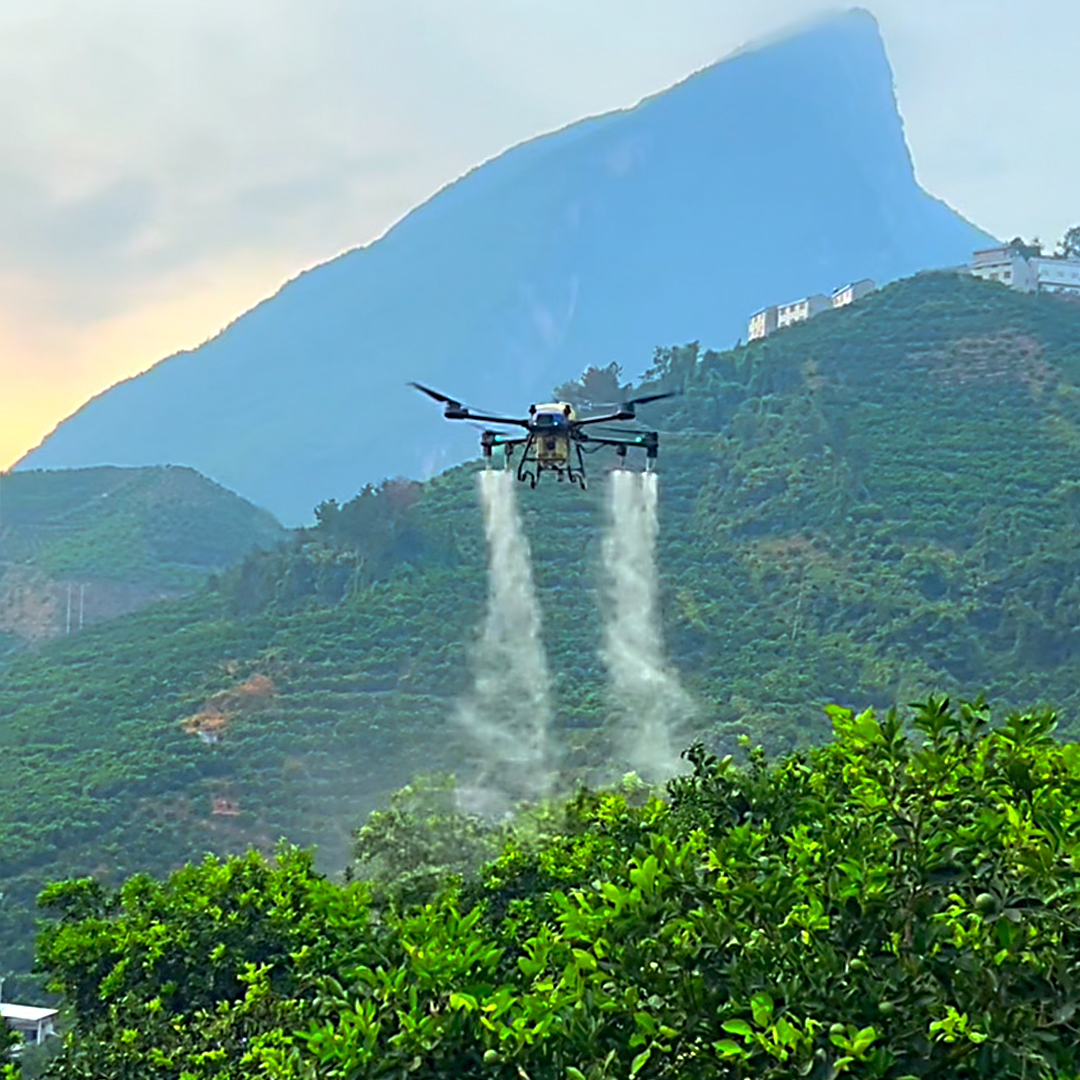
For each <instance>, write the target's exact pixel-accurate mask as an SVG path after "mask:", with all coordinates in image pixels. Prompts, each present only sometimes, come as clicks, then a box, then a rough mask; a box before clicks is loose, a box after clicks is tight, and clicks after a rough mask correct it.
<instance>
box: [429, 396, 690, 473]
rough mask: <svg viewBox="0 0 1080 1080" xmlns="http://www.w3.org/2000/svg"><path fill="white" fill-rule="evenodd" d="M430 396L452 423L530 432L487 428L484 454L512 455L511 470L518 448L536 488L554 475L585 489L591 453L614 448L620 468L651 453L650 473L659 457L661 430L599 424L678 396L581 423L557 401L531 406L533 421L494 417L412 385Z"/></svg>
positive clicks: (634, 402) (635, 401)
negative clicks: (633, 454) (639, 453)
mask: <svg viewBox="0 0 1080 1080" xmlns="http://www.w3.org/2000/svg"><path fill="white" fill-rule="evenodd" d="M409 385H410V386H412V387H415V388H416V389H417V390H419V391H420V392H421V393H423V394H427V396H428V397H430V398H434V399H435V400H436V401H438V402H440V403H441V404H442V405H443V406H444V409H443V416H445V417H446V419H447V420H469V421H473V422H475V423H483V424H502V425H510V426H513V427H521V428H524V429H525V434H524V435H515V434H512V433H507V432H503V431H491V430H489V429H484V430H482V432H481V435H480V449H481V451H482V452H483V455H484V457H485V458H486V459H488V460H489V461H490V459H491V456H492V454H493V452H494V451H495V449H496V447H499V448H501V449H502V450H503V452H504V453H505V455H506V464H507V467H508V468H509V467H510V464H511V459H512V458H513V456H514V454H515V452H516V451H517V450H518V448H519V447H520V448H521V456H520V457H519V458H518V462H517V478H518V479H519V480H521V481H523V482H526V481H527V482H528V483H529V485H530V487H536V485H537V482H538V481H539V479H540V477H541V476H542V475H543V474H544V473H546V472H551V473H554V474H555V476H556V477H557V479H559V480H568V481H569V482H570V483H572V484H578V485H579V486H580V487H581V489H582V490H583V491H584V490H585V456H584V455H585V454H591V453H595V451H597V450H599V449H600V448H601V447H602V446H613V447H614V448H615V453H616V454H617V455H618V457H619V462H620V464H622V463H624V462H625V460H626V453H627V451H628V450H630V449H634V448H637V449H642V450H644V451H645V469H646V471H648V470H649V469H651V467H652V463H653V462H654V461H655V460H656V455H657V453H658V452H659V446H660V436H659V434H658V433H657V432H655V431H639V430H633V431H626V430H620V429H618V428H616V429H615V430H614V431H611V430H607V429H603V428H599V427H597V426H596V425H599V424H613V423H617V422H619V421H623V420H636V419H637V407H638V406H639V405H647V404H648V403H649V402H650V401H660V400H661V399H662V398H669V397H674V394H670V393H669V394H646V395H645V396H644V397H636V398H631V399H630V400H629V401H623V402H621V403H620V404H619V405H617V406H615V407H614V411H613V412H608V413H604V414H603V415H601V416H587V417H585V418H583V419H579V417H578V415H577V412H576V410H575V409H574V406H573V405H571V404H570V403H569V402H567V401H553V402H549V403H548V404H546V405H530V406H529V415H528V416H527V417H522V418H520V419H519V418H518V417H514V416H492V415H489V414H488V413H486V412H483V411H478V410H474V409H471V408H469V407H468V406H467V405H462V403H461V402H460V401H457V400H455V399H454V398H452V397H447V395H446V394H440V393H439V391H438V390H432V389H431V388H430V387H427V386H421V385H420V383H415V382H414V383H409Z"/></svg>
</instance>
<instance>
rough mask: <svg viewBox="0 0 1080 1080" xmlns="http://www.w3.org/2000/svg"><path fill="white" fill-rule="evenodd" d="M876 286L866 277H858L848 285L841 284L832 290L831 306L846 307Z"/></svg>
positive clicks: (867, 294) (866, 294)
mask: <svg viewBox="0 0 1080 1080" xmlns="http://www.w3.org/2000/svg"><path fill="white" fill-rule="evenodd" d="M876 288H877V286H876V285H875V284H874V282H873V281H872V280H871V279H870V278H868V277H867V278H860V279H859V280H858V281H853V282H851V283H850V284H848V285H841V286H840V288H839V289H834V290H833V294H832V297H831V300H832V306H833V307H834V308H839V307H847V306H848V304H854V303H855V301H856V300H861V299H862V298H863V297H864V296H869V294H870V293H872V292H873V291H874V290H875V289H876Z"/></svg>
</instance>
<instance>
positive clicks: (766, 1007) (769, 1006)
mask: <svg viewBox="0 0 1080 1080" xmlns="http://www.w3.org/2000/svg"><path fill="white" fill-rule="evenodd" d="M750 1011H751V1012H753V1014H754V1023H755V1024H757V1026H758V1027H768V1026H769V1021H770V1020H772V1014H773V999H772V998H771V997H770V996H769V995H768V994H766V993H764V992H762V993H760V994H755V995H754V996H753V997H752V998H751V999H750Z"/></svg>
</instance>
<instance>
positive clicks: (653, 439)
mask: <svg viewBox="0 0 1080 1080" xmlns="http://www.w3.org/2000/svg"><path fill="white" fill-rule="evenodd" d="M582 441H583V442H588V443H591V444H594V445H596V446H625V447H628V448H631V449H634V448H640V449H642V450H644V451H645V452H646V454H647V455H648V457H650V458H654V457H656V455H657V453H658V452H659V449H660V435H659V433H658V432H655V431H645V432H642V433H641V434H640V435H627V436H626V438H624V439H620V438H611V437H610V436H596V435H584V436H582Z"/></svg>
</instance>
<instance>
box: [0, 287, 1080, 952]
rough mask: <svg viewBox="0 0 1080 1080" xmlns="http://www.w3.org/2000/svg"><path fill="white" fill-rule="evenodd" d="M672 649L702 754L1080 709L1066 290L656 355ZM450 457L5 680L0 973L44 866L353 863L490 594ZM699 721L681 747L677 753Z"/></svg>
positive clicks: (450, 732) (544, 566) (533, 512)
mask: <svg viewBox="0 0 1080 1080" xmlns="http://www.w3.org/2000/svg"><path fill="white" fill-rule="evenodd" d="M647 385H648V386H649V388H653V387H658V388H662V389H681V390H683V391H684V393H683V394H682V395H681V396H680V397H679V398H677V399H674V400H673V401H671V402H666V403H664V404H661V405H656V406H650V407H649V408H650V409H651V410H653V411H651V412H649V413H648V414H647V415H648V418H649V419H650V420H653V419H655V420H656V422H657V424H658V426H659V427H660V428H661V430H662V431H663V436H662V444H661V445H662V452H661V458H660V462H659V468H660V473H661V514H662V538H661V573H662V576H663V583H664V588H665V604H666V614H667V627H666V629H667V637H668V644H669V647H670V650H671V652H672V655H673V657H674V659H675V661H676V663H677V665H678V667H679V668H680V669H681V671H682V673H683V677H684V681H685V683H686V685H687V687H688V688H689V689H690V690H691V691H692V692H693V694H694V695H695V697H696V699H697V701H698V703H699V713H698V720H697V728H698V733H699V734H700V735H702V736H703V737H704V738H705V740H706V742H707V744H708V745H710V747H711V748H714V749H723V748H724V747H725V746H726V745H727V744H729V743H732V742H733V741H734V739H735V738H736V736H738V735H741V734H748V735H750V736H751V738H753V739H754V740H755V741H761V742H763V743H764V744H765V745H766V746H767V747H769V748H770V750H772V751H777V750H783V749H787V748H790V747H791V746H793V745H796V744H799V743H804V742H807V741H815V740H818V739H819V738H821V737H824V736H825V734H826V733H827V731H828V725H827V722H826V718H825V716H824V714H823V713H822V711H821V705H823V704H825V703H828V702H834V701H835V702H840V703H841V704H857V705H860V706H862V705H867V704H874V705H888V704H890V703H892V702H895V701H900V702H906V701H911V700H916V699H919V698H923V697H925V695H926V693H927V692H928V691H930V690H932V689H936V690H942V691H945V692H947V693H964V694H966V695H968V696H973V695H976V694H978V693H979V692H981V691H986V692H987V693H988V694H989V695H990V697H991V698H992V699H994V700H995V701H996V702H997V703H999V704H1000V705H1001V706H1003V707H1008V706H1009V705H1010V704H1016V705H1035V704H1036V703H1037V702H1038V701H1040V700H1042V699H1049V700H1051V701H1053V702H1055V703H1056V704H1058V705H1059V706H1061V707H1062V709H1063V713H1064V726H1065V729H1066V730H1068V727H1069V725H1070V724H1071V723H1072V721H1073V718H1074V717H1075V716H1076V715H1077V708H1076V705H1077V695H1078V680H1077V678H1076V676H1077V667H1078V665H1077V650H1078V647H1080V639H1078V631H1077V627H1078V625H1080V586H1078V585H1077V582H1076V573H1075V568H1076V565H1077V554H1078V552H1080V307H1077V306H1073V305H1070V304H1068V303H1067V302H1064V301H1060V300H1057V299H1055V298H1049V297H1034V296H1021V295H1017V294H1013V293H1011V292H1008V291H1007V290H1005V289H1004V288H1002V287H1000V286H997V285H993V284H989V283H984V282H980V281H975V280H971V279H965V278H959V277H954V276H950V275H926V276H921V277H918V278H915V279H911V280H908V281H905V282H901V283H899V284H897V285H894V286H891V287H889V288H888V289H885V290H883V291H882V292H881V293H879V294H876V295H874V296H872V297H869V298H867V299H866V300H865V301H863V302H861V303H860V304H858V305H855V306H853V307H852V308H850V309H846V310H842V311H837V312H830V313H827V314H825V315H821V316H819V317H818V318H817V319H815V320H813V321H812V322H810V323H808V324H804V325H802V326H798V327H794V328H791V329H789V330H786V331H783V332H781V333H779V334H777V335H775V336H774V337H772V338H770V339H769V340H767V341H765V342H762V343H758V344H755V345H753V346H750V347H745V348H740V349H737V350H734V351H730V352H725V353H713V352H702V351H700V350H699V349H697V348H696V347H693V346H692V347H684V348H678V349H672V350H665V351H661V352H660V353H658V355H657V361H656V365H655V367H654V369H653V371H652V372H651V374H650V376H649V379H648V381H647ZM603 464H604V463H603V461H602V459H601V457H600V456H599V455H598V456H597V457H595V458H593V459H592V465H593V468H594V472H593V475H594V479H595V480H596V483H594V485H593V487H592V489H591V490H590V491H589V492H587V493H580V492H578V491H577V490H576V489H568V488H567V487H566V486H565V485H563V486H556V485H547V486H544V485H542V486H541V487H540V488H538V489H537V490H536V491H535V492H531V491H528V490H526V489H522V490H521V492H520V495H521V500H520V501H521V503H522V507H523V512H524V516H525V520H526V524H527V528H528V530H529V535H530V539H531V541H532V546H533V554H534V560H535V569H536V577H537V583H538V586H539V589H540V594H541V597H540V598H541V604H542V607H543V613H544V619H545V626H546V642H547V647H548V650H549V656H550V660H551V666H552V669H553V672H554V673H555V679H556V698H557V706H558V716H557V721H556V723H557V727H558V729H559V736H558V738H559V741H560V745H561V746H562V747H563V748H564V760H563V765H564V768H565V770H566V772H567V777H568V783H569V782H570V778H571V777H572V776H573V775H579V774H581V773H582V772H583V771H585V770H589V769H592V770H594V771H596V770H600V771H602V769H603V768H604V766H605V764H607V763H608V762H609V760H610V753H609V751H608V746H607V742H606V731H605V722H606V720H607V705H606V701H605V693H604V678H603V672H602V669H601V666H600V663H599V661H598V659H597V647H598V644H599V640H600V620H599V615H598V606H597V603H596V597H595V591H594V590H595V583H596V580H597V574H596V570H597V563H598V560H599V537H600V532H601V527H602V522H603V505H602V504H603V495H604V485H603V483H602V482H601V481H602V477H601V475H600V474H601V473H602V470H603ZM474 471H475V470H474V467H463V468H460V469H456V470H452V471H451V472H449V473H447V474H444V475H443V476H440V477H438V478H436V479H434V480H432V481H431V482H429V483H427V484H424V485H413V484H406V483H392V484H387V485H384V486H383V487H382V488H380V489H378V490H372V489H368V490H366V491H365V492H363V493H361V495H360V496H358V497H357V499H355V500H353V501H352V502H350V503H348V504H346V505H344V506H342V507H337V506H336V505H333V504H328V505H324V506H323V507H321V508H320V512H319V521H320V524H319V525H318V526H317V527H316V528H314V529H312V530H309V531H307V532H305V533H303V534H301V535H299V536H298V537H297V538H296V539H295V540H294V541H293V542H292V543H291V544H290V545H289V546H288V547H287V548H282V549H280V550H278V551H276V552H270V553H263V554H260V555H256V556H253V557H251V558H249V559H248V560H247V561H246V562H245V563H244V564H243V566H241V567H240V568H238V569H236V570H234V571H232V572H230V573H229V574H226V575H223V576H222V577H221V578H220V579H219V581H218V583H217V586H216V588H215V589H214V590H212V591H207V592H205V593H203V594H201V595H199V596H198V597H196V598H193V599H189V600H186V601H183V602H181V603H177V604H171V605H158V606H155V607H153V608H148V609H146V610H145V611H142V612H139V613H137V614H135V615H131V616H127V617H125V618H123V619H119V620H117V621H115V622H113V623H110V624H108V625H103V626H100V627H97V628H92V629H90V630H87V631H86V632H85V633H83V634H82V635H78V636H73V637H71V638H69V639H66V640H63V641H59V642H55V643H53V644H51V645H49V646H47V647H45V648H42V649H40V650H38V651H36V652H35V653H34V654H32V655H29V654H27V655H22V656H19V657H18V658H16V659H15V660H14V661H12V662H11V663H10V664H9V665H8V667H7V668H6V669H5V670H4V671H3V672H0V741H2V742H3V745H4V749H5V764H6V768H5V782H4V784H3V787H2V788H0V838H2V839H0V852H2V853H3V854H2V857H0V858H2V862H0V891H4V892H5V893H6V897H5V900H4V902H3V904H0V940H2V941H3V942H4V945H5V952H4V953H3V956H2V958H0V970H3V969H12V970H15V971H25V970H26V968H27V966H28V963H29V956H30V935H31V915H30V911H31V905H32V901H33V896H34V893H35V891H36V890H37V889H38V887H39V886H40V884H41V883H42V882H43V881H45V880H48V879H51V878H57V877H66V876H70V875H72V874H77V873H94V874H95V875H98V876H100V877H103V878H107V879H111V880H114V881H115V880H118V879H119V878H120V877H121V876H123V875H126V874H128V873H130V872H132V871H135V870H137V869H148V870H151V871H153V872H162V871H164V870H167V869H169V868H170V867H173V866H176V865H178V864H179V863H181V862H182V861H183V860H185V859H187V858H190V857H192V856H193V855H196V854H198V853H199V852H201V851H204V850H213V851H234V850H238V849H240V848H243V847H245V846H247V845H249V844H255V845H257V846H262V847H266V846H269V845H270V844H272V843H273V841H274V840H275V839H276V838H277V837H278V836H280V835H287V836H289V837H290V838H291V839H293V840H296V841H298V842H301V843H305V844H308V843H316V844H319V845H320V853H321V855H320V857H321V858H322V860H323V861H324V864H325V865H327V866H330V867H332V866H334V865H340V864H341V863H342V862H343V861H344V858H345V855H346V852H347V847H348V839H349V832H350V830H351V829H352V828H355V827H356V826H357V825H358V824H359V823H360V821H361V820H362V818H363V816H364V814H365V813H366V812H367V811H368V810H369V809H370V808H372V807H373V806H375V805H377V804H378V803H379V802H380V801H381V800H382V799H384V798H385V796H386V794H387V793H388V792H389V791H391V790H393V789H394V788H396V787H398V786H399V785H400V784H402V783H404V782H405V781H406V780H407V779H408V778H409V777H410V776H411V775H413V774H414V773H415V772H417V771H419V770H424V771H429V770H432V769H438V768H447V767H449V768H458V769H467V768H468V757H469V754H470V747H469V746H468V745H467V744H465V743H464V742H463V740H462V739H461V738H460V736H459V733H458V732H457V730H456V728H455V726H454V724H453V722H452V721H451V719H450V713H451V706H452V703H453V701H454V699H455V697H456V695H458V694H460V693H461V692H462V691H463V690H464V689H465V688H466V687H467V686H468V682H469V669H468V646H469V643H470V642H471V640H472V638H473V634H474V628H475V627H476V625H477V621H478V618H479V615H480V611H481V607H482V602H483V597H484V593H485V579H484V548H483V540H482V535H481V531H480V520H479V511H478V508H477V505H476V499H475V493H474V482H475V481H474V478H473V476H472V473H473V472H474ZM691 734H692V733H690V732H688V733H687V741H689V738H690V736H691Z"/></svg>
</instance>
